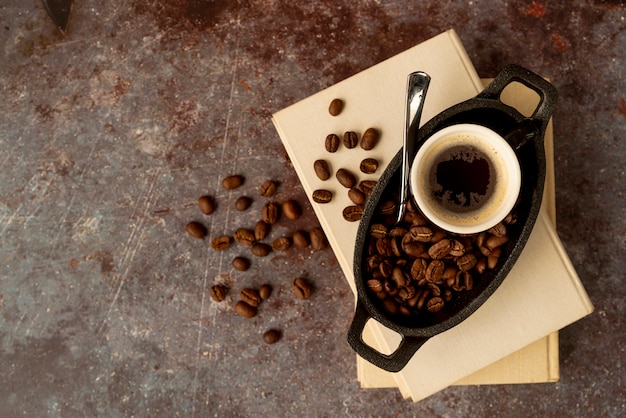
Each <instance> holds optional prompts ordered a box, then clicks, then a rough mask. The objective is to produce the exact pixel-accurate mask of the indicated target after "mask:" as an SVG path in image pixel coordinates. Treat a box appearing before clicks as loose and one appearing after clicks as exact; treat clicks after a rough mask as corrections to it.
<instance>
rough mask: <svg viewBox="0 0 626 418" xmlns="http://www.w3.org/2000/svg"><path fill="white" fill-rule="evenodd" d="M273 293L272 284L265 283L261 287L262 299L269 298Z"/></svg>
mask: <svg viewBox="0 0 626 418" xmlns="http://www.w3.org/2000/svg"><path fill="white" fill-rule="evenodd" d="M271 294H272V286H270V285H269V284H264V285H262V286H261V287H259V296H260V297H261V299H262V300H267V299H269V297H270V295H271Z"/></svg>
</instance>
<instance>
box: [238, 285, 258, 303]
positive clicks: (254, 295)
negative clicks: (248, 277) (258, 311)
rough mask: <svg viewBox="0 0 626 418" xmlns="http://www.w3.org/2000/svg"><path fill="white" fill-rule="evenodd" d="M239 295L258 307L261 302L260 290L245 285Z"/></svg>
mask: <svg viewBox="0 0 626 418" xmlns="http://www.w3.org/2000/svg"><path fill="white" fill-rule="evenodd" d="M239 297H240V298H241V300H243V301H244V302H246V303H247V304H248V305H250V306H254V307H257V306H259V304H260V303H261V296H260V295H259V291H258V290H256V289H252V288H250V287H244V288H243V289H241V292H240V293H239Z"/></svg>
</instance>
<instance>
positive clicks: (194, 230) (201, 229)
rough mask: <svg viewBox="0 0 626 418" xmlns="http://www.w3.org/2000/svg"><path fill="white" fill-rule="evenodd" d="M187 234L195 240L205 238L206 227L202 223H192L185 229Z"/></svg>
mask: <svg viewBox="0 0 626 418" xmlns="http://www.w3.org/2000/svg"><path fill="white" fill-rule="evenodd" d="M185 229H186V230H187V233H188V234H189V235H191V236H192V237H194V238H204V237H205V236H206V234H207V230H206V227H205V226H204V225H202V224H201V223H200V222H196V221H191V222H189V223H188V224H187V226H186V227H185Z"/></svg>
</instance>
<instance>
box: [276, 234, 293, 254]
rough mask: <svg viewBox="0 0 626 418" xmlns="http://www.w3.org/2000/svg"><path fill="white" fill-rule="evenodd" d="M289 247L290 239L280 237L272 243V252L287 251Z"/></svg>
mask: <svg viewBox="0 0 626 418" xmlns="http://www.w3.org/2000/svg"><path fill="white" fill-rule="evenodd" d="M289 247H291V240H290V239H289V238H288V237H280V238H276V239H275V240H274V241H272V250H274V251H286V250H288V249H289Z"/></svg>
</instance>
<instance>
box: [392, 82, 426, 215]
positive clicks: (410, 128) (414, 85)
mask: <svg viewBox="0 0 626 418" xmlns="http://www.w3.org/2000/svg"><path fill="white" fill-rule="evenodd" d="M429 84H430V76H429V75H428V74H426V73H424V72H422V71H416V72H414V73H411V74H409V76H408V79H407V87H406V107H405V119H404V124H405V125H404V138H403V146H402V180H401V181H402V183H401V189H400V205H399V208H398V209H399V210H398V218H397V222H398V223H399V222H402V219H403V218H404V213H405V212H406V205H407V202H408V201H409V199H410V198H411V191H410V189H409V181H410V179H409V173H410V171H411V161H413V158H415V134H416V133H417V130H418V128H419V125H420V117H421V116H422V109H423V108H424V99H425V98H426V92H427V91H428V85H429Z"/></svg>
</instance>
